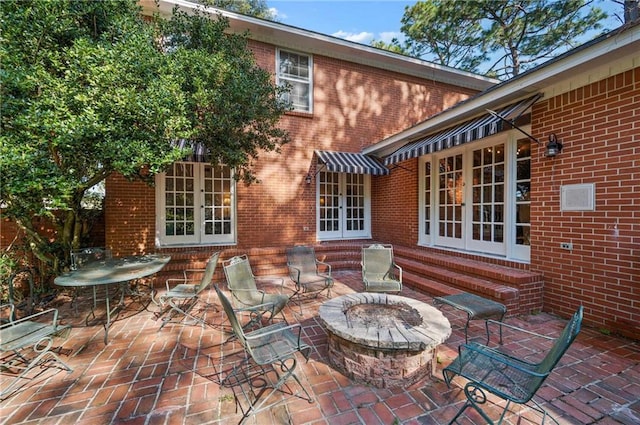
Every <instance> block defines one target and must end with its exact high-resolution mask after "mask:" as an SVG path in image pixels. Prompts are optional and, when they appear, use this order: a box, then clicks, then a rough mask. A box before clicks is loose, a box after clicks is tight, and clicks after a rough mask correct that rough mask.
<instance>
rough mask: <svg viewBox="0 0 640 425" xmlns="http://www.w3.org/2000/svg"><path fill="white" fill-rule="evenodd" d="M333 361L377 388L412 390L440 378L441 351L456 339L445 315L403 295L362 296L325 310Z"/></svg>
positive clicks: (322, 314)
mask: <svg viewBox="0 0 640 425" xmlns="http://www.w3.org/2000/svg"><path fill="white" fill-rule="evenodd" d="M320 320H321V321H322V323H323V325H324V327H325V328H326V330H327V333H328V341H329V361H330V363H331V364H332V365H333V367H335V368H336V369H338V370H339V371H340V372H342V373H343V374H345V375H346V376H347V377H349V378H350V379H352V380H354V381H357V382H362V383H366V384H370V385H373V386H375V387H378V388H386V387H395V386H408V385H411V384H413V383H415V382H417V381H419V380H421V379H423V378H425V377H427V376H430V375H432V374H433V373H434V372H435V367H436V349H437V347H438V345H440V344H441V343H443V342H444V341H446V339H447V338H449V335H451V325H450V324H449V321H448V320H447V318H446V317H444V316H443V315H442V313H441V312H440V310H438V309H436V308H434V307H432V306H430V305H428V304H426V303H423V302H421V301H417V300H413V299H411V298H406V297H401V296H398V295H388V294H377V293H375V294H374V293H366V292H364V293H357V294H348V295H342V296H340V297H336V298H333V299H331V300H329V301H327V302H325V303H324V304H322V305H321V306H320Z"/></svg>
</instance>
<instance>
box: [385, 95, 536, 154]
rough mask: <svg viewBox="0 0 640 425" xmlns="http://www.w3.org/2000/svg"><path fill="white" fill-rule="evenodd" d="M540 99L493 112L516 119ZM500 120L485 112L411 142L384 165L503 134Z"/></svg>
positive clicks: (522, 101)
mask: <svg viewBox="0 0 640 425" xmlns="http://www.w3.org/2000/svg"><path fill="white" fill-rule="evenodd" d="M540 97H541V95H540V94H536V95H534V96H531V97H529V98H526V99H523V100H521V101H519V102H516V103H512V104H511V105H509V106H506V107H504V108H501V109H499V110H497V111H496V113H497V115H500V117H502V118H504V119H506V120H508V121H512V120H515V119H516V118H518V117H519V116H520V115H522V114H523V113H524V112H526V111H527V110H528V109H529V108H530V107H531V106H532V105H533V104H534V103H535V102H536V101H537V100H538V99H539V98H540ZM500 117H498V116H496V114H492V113H487V114H485V115H482V116H481V117H479V118H475V119H473V120H470V121H466V122H464V123H462V124H460V125H456V126H453V127H450V128H448V129H446V130H444V131H441V132H438V133H435V134H432V135H430V136H427V137H425V138H423V139H419V140H417V141H415V142H411V143H409V144H407V145H405V146H403V147H401V148H400V149H398V150H397V151H395V152H394V153H392V154H391V155H389V156H388V157H386V158H385V160H384V164H385V165H390V164H395V163H398V162H401V161H406V160H407V159H411V158H417V157H419V156H422V155H427V154H430V153H433V152H438V151H441V150H444V149H448V148H451V147H454V146H458V145H462V144H464V143H468V142H472V141H474V140H479V139H482V138H484V137H488V136H491V135H493V134H496V133H498V132H500V131H502V130H503V129H504V126H505V125H507V124H505V122H504V120H503V119H501V118H500Z"/></svg>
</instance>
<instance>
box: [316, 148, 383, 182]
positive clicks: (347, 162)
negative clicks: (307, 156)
mask: <svg viewBox="0 0 640 425" xmlns="http://www.w3.org/2000/svg"><path fill="white" fill-rule="evenodd" d="M315 153H316V156H317V157H318V160H319V161H320V162H322V163H323V164H324V165H325V166H326V167H327V170H329V171H332V172H334V173H351V174H372V175H374V176H383V175H387V174H389V169H388V168H386V167H385V166H384V165H382V164H380V162H378V161H377V160H376V159H375V158H372V157H370V156H367V155H363V154H361V153H354V152H331V151H315Z"/></svg>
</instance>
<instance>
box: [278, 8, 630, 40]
mask: <svg viewBox="0 0 640 425" xmlns="http://www.w3.org/2000/svg"><path fill="white" fill-rule="evenodd" d="M595 1H596V3H597V4H598V5H599V6H600V7H601V8H604V9H606V10H608V11H609V12H611V11H614V10H616V11H617V10H618V9H620V11H621V10H622V8H621V6H618V5H616V4H615V3H614V1H613V0H595ZM415 3H416V1H407V0H347V1H343V0H279V1H276V0H267V5H268V6H269V8H271V9H272V10H273V11H274V12H275V14H276V19H277V20H278V22H281V23H283V24H286V25H291V26H294V27H298V28H302V29H306V30H311V31H316V32H319V33H322V34H327V35H332V36H334V37H339V38H344V39H346V40H350V41H355V42H358V43H362V44H367V45H368V44H370V43H371V41H372V40H378V41H379V40H382V41H384V42H387V43H388V42H390V41H391V39H392V38H394V37H396V38H398V39H399V40H402V39H403V37H402V33H401V32H400V27H401V26H402V24H401V22H400V20H401V19H402V15H403V14H404V8H405V7H406V6H411V5H413V4H415ZM619 25H620V23H619V22H618V21H616V20H615V19H614V18H610V19H609V20H608V21H607V26H610V29H613V28H616V27H618V26H619Z"/></svg>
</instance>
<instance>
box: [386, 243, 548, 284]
mask: <svg viewBox="0 0 640 425" xmlns="http://www.w3.org/2000/svg"><path fill="white" fill-rule="evenodd" d="M394 254H395V255H396V257H400V258H406V259H410V260H414V261H418V262H421V263H424V264H431V265H434V266H438V267H443V268H446V269H449V270H455V271H458V272H461V273H463V274H472V275H475V276H480V277H484V278H487V279H491V280H497V281H501V282H505V284H508V285H510V286H513V285H515V286H518V285H523V284H527V283H532V282H537V281H540V280H541V278H542V276H541V274H539V273H534V272H530V271H527V270H521V269H518V268H515V267H508V266H503V265H500V264H494V263H489V262H485V261H480V260H474V259H470V258H466V257H461V256H455V255H447V254H444V253H439V251H437V250H429V249H413V248H409V247H403V246H398V247H394Z"/></svg>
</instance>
